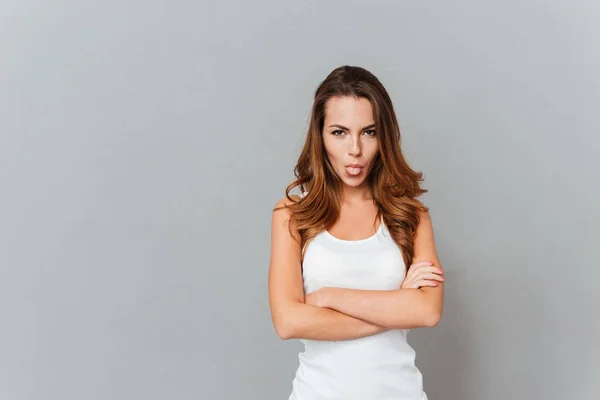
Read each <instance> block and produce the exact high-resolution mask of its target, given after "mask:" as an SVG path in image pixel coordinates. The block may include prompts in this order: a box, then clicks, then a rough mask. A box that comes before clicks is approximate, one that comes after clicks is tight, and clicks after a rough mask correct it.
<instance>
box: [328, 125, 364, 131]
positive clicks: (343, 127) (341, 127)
mask: <svg viewBox="0 0 600 400" xmlns="http://www.w3.org/2000/svg"><path fill="white" fill-rule="evenodd" d="M329 127H330V128H340V129H343V130H346V131H349V130H350V129H348V128H346V127H345V126H342V125H338V124H334V125H329ZM370 128H375V124H371V125H367V126H365V127H364V128H362V129H361V130H363V131H364V130H365V129H370Z"/></svg>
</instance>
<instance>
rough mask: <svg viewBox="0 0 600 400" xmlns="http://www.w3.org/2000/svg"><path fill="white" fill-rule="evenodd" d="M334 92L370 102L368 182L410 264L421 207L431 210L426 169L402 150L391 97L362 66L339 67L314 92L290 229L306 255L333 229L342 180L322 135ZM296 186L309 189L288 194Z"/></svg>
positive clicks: (297, 165)
mask: <svg viewBox="0 0 600 400" xmlns="http://www.w3.org/2000/svg"><path fill="white" fill-rule="evenodd" d="M336 96H353V97H355V98H365V99H367V100H369V102H370V103H371V107H372V108H373V117H374V119H375V131H376V132H377V137H378V144H379V152H378V155H377V156H376V159H375V161H374V164H373V169H372V170H371V172H370V174H369V176H368V177H367V181H368V185H369V187H370V189H371V191H372V193H373V201H374V202H375V204H376V205H377V207H378V211H377V219H379V218H380V217H381V216H383V219H384V221H385V224H386V226H387V227H388V230H389V231H390V233H391V235H392V238H393V240H394V241H395V242H396V244H397V245H398V246H399V247H400V250H401V252H402V256H403V258H404V262H405V265H406V268H407V269H408V267H409V266H410V265H411V264H412V258H413V255H414V249H413V240H414V236H415V233H416V228H417V225H418V224H419V210H422V211H428V210H429V209H428V208H427V207H426V206H425V205H423V204H422V203H421V202H420V201H418V200H416V197H418V196H420V195H421V194H423V193H425V192H427V190H426V189H422V188H421V187H420V185H419V182H421V181H423V178H422V173H421V172H417V171H413V170H412V169H411V168H410V167H409V165H408V163H407V162H406V160H405V158H404V156H403V154H402V149H401V147H400V141H401V140H400V128H399V126H398V121H397V119H396V115H395V112H394V107H393V105H392V100H391V99H390V96H389V95H388V93H387V91H386V90H385V88H384V87H383V85H382V84H381V82H380V81H379V80H378V79H377V77H375V75H373V74H372V73H371V72H369V71H367V70H366V69H364V68H361V67H357V66H350V65H344V66H341V67H338V68H336V69H334V70H333V71H331V73H330V74H329V75H328V76H327V78H325V80H324V81H323V82H321V84H320V85H319V86H318V88H317V90H316V92H315V98H314V103H313V106H312V112H311V117H310V122H309V127H308V133H307V136H306V141H305V143H304V147H303V149H302V152H301V154H300V157H299V158H298V162H297V164H296V167H295V168H294V175H295V176H296V180H295V181H294V182H292V183H291V184H289V185H288V186H287V188H286V190H285V195H286V197H287V198H288V199H289V200H290V201H291V203H290V204H289V205H287V206H285V208H289V210H290V214H291V218H290V222H291V223H290V224H289V228H290V230H291V229H292V226H294V227H295V229H297V232H298V234H299V237H300V246H301V249H302V259H304V250H305V248H306V245H307V244H308V243H309V242H310V240H311V239H313V238H314V237H315V236H316V235H317V234H318V233H320V232H322V231H323V230H325V229H329V228H331V227H332V226H333V224H334V223H335V222H336V221H337V219H338V217H339V215H340V208H341V201H342V192H343V182H342V180H341V179H340V178H339V177H338V175H337V174H336V173H335V172H334V169H333V167H332V165H331V164H330V162H329V159H328V157H327V155H326V152H325V146H324V143H323V136H322V133H323V124H324V121H325V105H326V103H327V101H328V100H329V99H330V98H332V97H336ZM298 186H299V187H300V190H301V191H302V192H308V193H307V194H306V196H304V197H301V198H300V199H299V200H295V199H293V198H291V197H290V191H291V190H292V189H293V188H295V187H298ZM377 219H376V221H377ZM290 232H291V231H290ZM293 236H294V237H295V236H296V235H293Z"/></svg>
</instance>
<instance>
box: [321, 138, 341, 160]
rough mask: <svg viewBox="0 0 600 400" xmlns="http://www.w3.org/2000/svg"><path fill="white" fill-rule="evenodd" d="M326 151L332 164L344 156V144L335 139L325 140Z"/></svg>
mask: <svg viewBox="0 0 600 400" xmlns="http://www.w3.org/2000/svg"><path fill="white" fill-rule="evenodd" d="M325 152H326V153H327V156H328V157H329V161H331V163H332V164H333V163H335V162H337V160H340V159H342V158H343V157H344V147H343V145H342V144H341V143H339V142H338V141H335V140H332V141H325Z"/></svg>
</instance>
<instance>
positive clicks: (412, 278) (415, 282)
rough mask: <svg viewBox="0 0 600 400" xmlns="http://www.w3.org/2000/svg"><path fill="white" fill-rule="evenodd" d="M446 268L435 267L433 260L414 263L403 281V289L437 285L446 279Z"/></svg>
mask: <svg viewBox="0 0 600 400" xmlns="http://www.w3.org/2000/svg"><path fill="white" fill-rule="evenodd" d="M443 274H444V270H442V269H440V268H438V267H434V266H433V263H432V262H431V261H421V262H418V263H415V264H412V265H411V266H410V268H409V269H408V272H407V273H406V277H405V278H404V281H403V282H402V286H401V287H400V288H401V289H409V288H412V289H418V288H420V287H422V286H437V285H438V282H437V281H440V282H443V281H444V276H443Z"/></svg>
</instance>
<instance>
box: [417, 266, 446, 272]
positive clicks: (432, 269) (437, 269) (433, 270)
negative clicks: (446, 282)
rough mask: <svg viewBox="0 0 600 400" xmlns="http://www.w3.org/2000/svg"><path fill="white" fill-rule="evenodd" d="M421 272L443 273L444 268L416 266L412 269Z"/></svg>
mask: <svg viewBox="0 0 600 400" xmlns="http://www.w3.org/2000/svg"><path fill="white" fill-rule="evenodd" d="M422 272H433V273H436V274H443V273H444V270H443V269H441V268H438V267H434V266H426V265H424V266H421V267H417V268H416V269H415V270H414V273H422Z"/></svg>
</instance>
